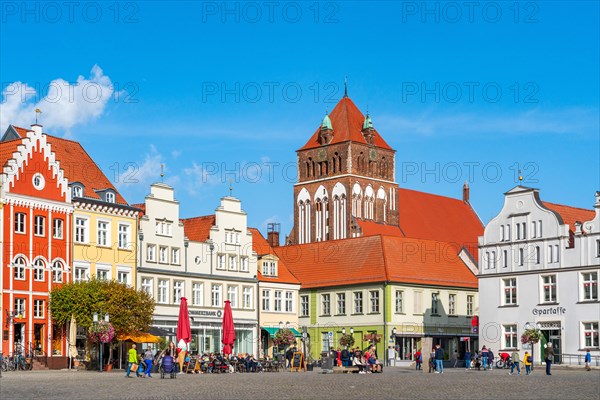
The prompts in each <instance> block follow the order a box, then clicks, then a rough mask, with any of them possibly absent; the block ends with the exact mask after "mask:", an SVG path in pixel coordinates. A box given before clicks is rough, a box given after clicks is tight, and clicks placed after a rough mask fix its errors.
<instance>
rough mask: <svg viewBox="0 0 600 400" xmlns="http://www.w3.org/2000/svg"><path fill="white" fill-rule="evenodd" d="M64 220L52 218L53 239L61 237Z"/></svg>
mask: <svg viewBox="0 0 600 400" xmlns="http://www.w3.org/2000/svg"><path fill="white" fill-rule="evenodd" d="M64 226H65V225H64V221H63V220H62V219H61V218H54V219H53V220H52V238H53V239H62V238H63V230H64V229H63V228H64Z"/></svg>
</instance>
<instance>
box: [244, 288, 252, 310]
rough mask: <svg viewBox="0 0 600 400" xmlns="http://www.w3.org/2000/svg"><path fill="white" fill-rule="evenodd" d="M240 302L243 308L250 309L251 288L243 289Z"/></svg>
mask: <svg viewBox="0 0 600 400" xmlns="http://www.w3.org/2000/svg"><path fill="white" fill-rule="evenodd" d="M242 302H243V304H242V306H243V307H244V308H252V288H251V287H248V286H246V287H244V291H243V300H242Z"/></svg>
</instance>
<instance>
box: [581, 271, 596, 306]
mask: <svg viewBox="0 0 600 400" xmlns="http://www.w3.org/2000/svg"><path fill="white" fill-rule="evenodd" d="M579 276H580V278H579V279H580V281H581V285H580V290H581V301H598V271H583V272H581V273H580V275H579ZM586 287H589V288H590V289H589V296H587V297H586ZM594 292H595V293H594ZM594 295H595V296H594Z"/></svg>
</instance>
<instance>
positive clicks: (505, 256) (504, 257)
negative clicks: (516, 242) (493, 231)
mask: <svg viewBox="0 0 600 400" xmlns="http://www.w3.org/2000/svg"><path fill="white" fill-rule="evenodd" d="M502 268H508V250H502Z"/></svg>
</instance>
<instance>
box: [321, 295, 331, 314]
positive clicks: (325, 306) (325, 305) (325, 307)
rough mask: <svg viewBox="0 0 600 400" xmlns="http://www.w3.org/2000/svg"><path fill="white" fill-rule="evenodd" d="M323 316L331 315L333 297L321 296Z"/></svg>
mask: <svg viewBox="0 0 600 400" xmlns="http://www.w3.org/2000/svg"><path fill="white" fill-rule="evenodd" d="M321 315H331V295H330V294H329V293H327V294H322V295H321Z"/></svg>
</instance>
